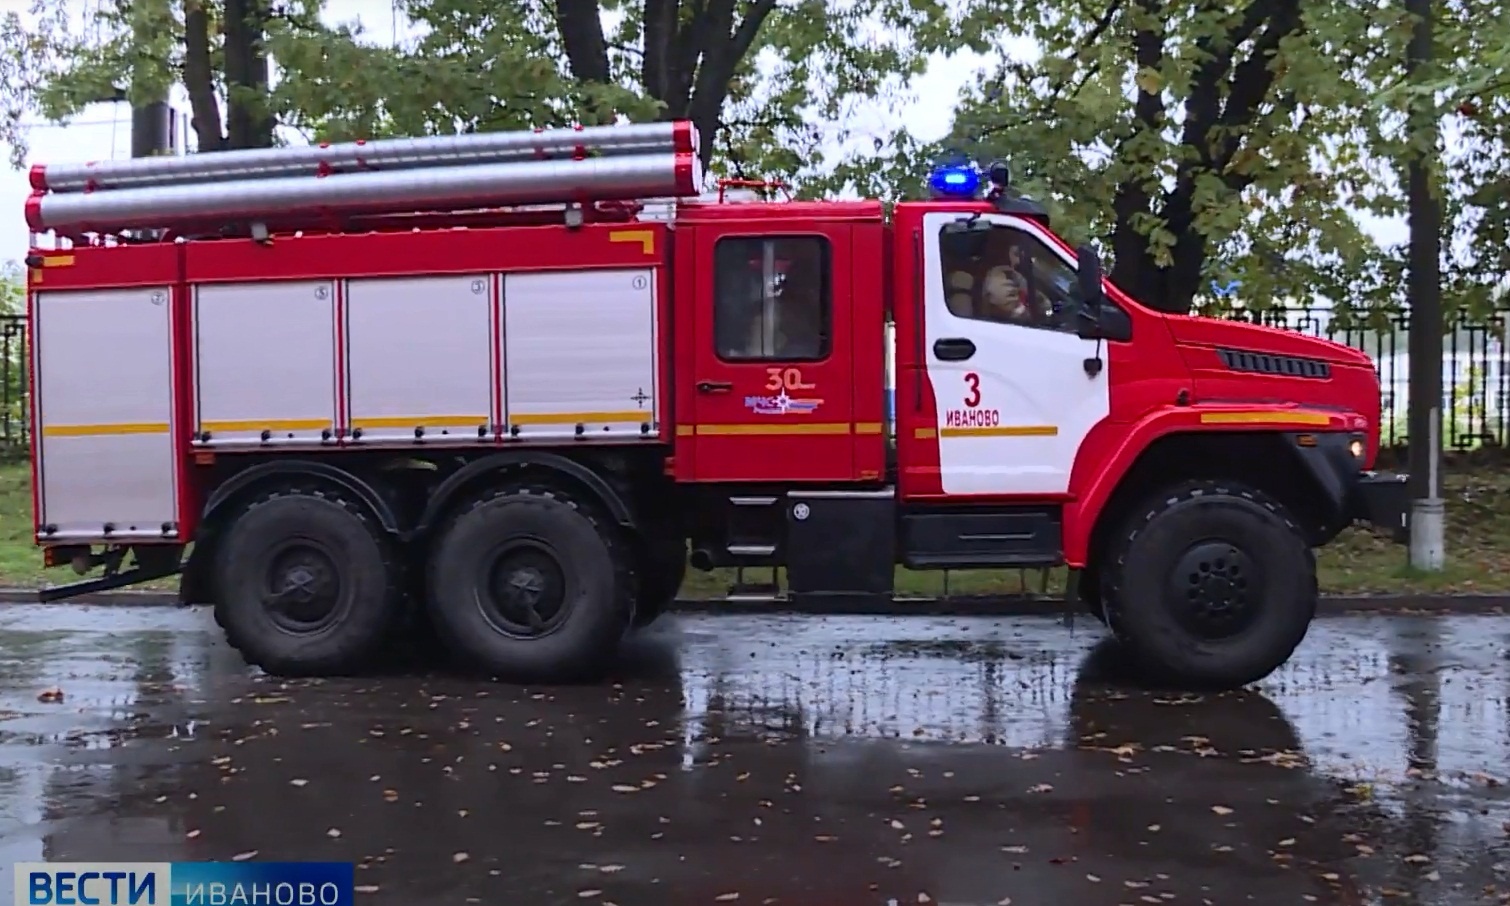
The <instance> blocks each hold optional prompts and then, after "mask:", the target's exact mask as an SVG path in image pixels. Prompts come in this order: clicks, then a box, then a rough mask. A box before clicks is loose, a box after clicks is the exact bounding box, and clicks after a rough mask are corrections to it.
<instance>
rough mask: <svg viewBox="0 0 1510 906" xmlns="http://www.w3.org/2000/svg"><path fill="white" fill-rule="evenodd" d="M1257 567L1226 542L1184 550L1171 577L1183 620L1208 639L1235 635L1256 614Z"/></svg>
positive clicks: (1245, 555)
mask: <svg viewBox="0 0 1510 906" xmlns="http://www.w3.org/2000/svg"><path fill="white" fill-rule="evenodd" d="M1257 578H1258V575H1257V570H1256V569H1255V567H1254V565H1253V559H1252V558H1251V557H1249V556H1248V554H1247V553H1245V552H1244V551H1242V550H1241V549H1239V548H1237V547H1236V546H1234V545H1232V544H1229V543H1228V542H1225V541H1205V542H1202V543H1200V544H1196V545H1193V546H1192V547H1190V548H1189V549H1188V550H1186V551H1185V553H1184V555H1183V556H1181V557H1180V559H1179V561H1178V563H1177V564H1176V566H1175V569H1174V573H1173V575H1172V576H1171V583H1170V584H1171V588H1170V591H1171V592H1172V595H1171V598H1172V602H1173V604H1174V606H1175V608H1176V610H1177V613H1178V614H1179V616H1180V622H1181V623H1183V624H1184V625H1185V627H1186V628H1187V629H1189V630H1191V631H1192V632H1194V633H1196V634H1197V635H1199V636H1200V637H1202V638H1206V639H1221V638H1226V637H1228V636H1232V635H1236V634H1237V633H1239V632H1241V631H1242V630H1243V629H1245V628H1247V626H1248V624H1249V623H1251V622H1252V621H1253V619H1254V618H1255V616H1256V615H1257V605H1258V592H1259V589H1258V588H1257V587H1256V580H1257Z"/></svg>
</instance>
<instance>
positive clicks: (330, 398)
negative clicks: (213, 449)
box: [194, 280, 422, 446]
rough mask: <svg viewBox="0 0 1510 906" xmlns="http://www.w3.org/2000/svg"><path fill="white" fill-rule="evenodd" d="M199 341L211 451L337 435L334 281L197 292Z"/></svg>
mask: <svg viewBox="0 0 1510 906" xmlns="http://www.w3.org/2000/svg"><path fill="white" fill-rule="evenodd" d="M421 326H422V325H421ZM194 334H195V362H196V366H197V367H196V371H197V377H198V381H197V395H196V397H195V401H196V404H197V406H198V414H199V424H198V426H197V430H198V431H199V432H209V434H210V440H209V442H208V443H209V445H211V446H218V445H222V444H247V443H263V442H264V441H263V438H262V434H263V432H264V431H266V432H268V439H267V440H266V441H265V442H266V443H269V444H285V445H286V444H293V445H306V446H307V445H309V444H318V443H320V442H321V440H322V432H324V431H327V430H334V428H335V419H336V356H335V285H334V284H333V283H332V282H331V281H329V280H311V281H270V282H266V283H230V284H225V285H216V284H208V285H202V286H198V287H196V288H195V298H194ZM200 443H201V444H203V442H202V441H201V442H200Z"/></svg>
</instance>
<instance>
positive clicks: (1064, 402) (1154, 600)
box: [27, 123, 1405, 687]
mask: <svg viewBox="0 0 1510 906" xmlns="http://www.w3.org/2000/svg"><path fill="white" fill-rule="evenodd" d="M696 147H697V144H696V141H695V133H694V132H693V130H692V128H691V126H690V124H687V123H674V124H653V125H652V126H643V127H604V128H600V129H576V130H557V131H551V132H534V133H521V134H511V133H505V134H501V135H495V136H471V137H463V138H447V139H441V140H436V139H428V140H427V139H416V140H397V141H395V142H381V141H380V142H371V143H365V144H360V143H358V144H354V145H346V146H340V145H338V146H330V147H323V146H322V147H318V148H300V149H275V150H273V151H265V152H227V153H223V154H212V155H209V154H207V155H201V156H195V157H190V158H177V159H162V160H153V161H134V162H129V163H125V162H116V163H107V164H100V165H85V166H76V167H72V168H71V169H70V168H69V167H61V168H59V167H54V168H38V170H37V171H34V173H33V183H34V186H35V188H36V195H34V197H33V198H32V199H31V201H30V202H29V203H28V206H27V213H28V218H29V220H30V221H31V222H32V225H33V228H34V229H37V230H39V231H41V230H50V231H52V232H53V233H54V235H55V236H56V237H59V238H60V239H61V240H63V241H62V242H58V243H54V244H55V245H58V246H61V248H48V249H44V248H42V247H40V246H39V247H38V248H35V249H33V250H32V252H31V254H30V257H29V258H28V263H29V265H30V267H31V271H30V273H31V281H30V287H29V289H30V315H31V319H30V324H31V331H32V335H31V340H32V344H33V345H32V349H33V350H34V354H33V363H34V364H33V374H32V379H33V392H32V418H33V421H34V428H35V430H34V432H33V437H34V438H36V440H35V450H34V462H35V467H36V473H37V480H36V529H37V541H38V543H39V544H40V545H41V546H42V547H43V548H44V549H45V552H46V557H47V561H48V562H49V563H50V564H66V563H72V564H73V565H74V566H75V567H76V568H77V569H80V570H81V571H87V570H89V569H93V568H99V567H102V568H103V569H104V570H105V573H106V575H104V576H102V577H100V578H97V579H93V580H90V581H86V582H81V583H76V584H74V585H69V586H62V587H55V588H49V589H46V590H44V592H43V596H44V598H47V599H60V598H66V597H70V596H75V595H78V594H82V593H87V592H90V591H95V590H98V589H100V588H104V587H116V586H119V585H123V584H128V583H130V582H135V581H142V580H144V579H151V578H159V577H162V576H165V575H171V574H174V573H176V572H179V571H182V573H183V580H182V585H181V588H182V590H181V595H182V598H183V600H184V601H185V603H204V604H210V605H212V606H213V608H214V611H215V615H216V618H217V620H218V621H219V623H220V624H221V625H222V626H223V627H224V629H225V631H226V634H227V638H228V640H229V642H230V643H231V644H232V645H233V646H235V647H236V648H237V649H238V650H240V651H241V652H242V654H243V655H244V656H245V657H246V658H247V659H248V661H250V662H252V663H254V664H257V665H258V666H261V667H262V668H264V669H266V670H268V671H269V672H274V673H282V674H338V673H347V672H350V671H353V670H357V669H361V668H364V667H366V666H369V665H372V664H373V663H374V662H379V661H383V660H385V659H388V658H392V657H394V656H395V652H396V651H398V650H399V649H401V648H402V647H403V646H404V645H405V644H406V643H407V642H408V641H410V640H412V639H413V638H414V637H415V636H416V635H418V634H420V633H421V632H422V631H426V630H428V629H429V628H431V627H433V630H434V632H435V633H436V635H437V636H438V638H439V640H440V641H441V642H442V643H443V645H444V647H445V649H446V650H447V651H449V652H450V653H452V654H454V655H456V656H458V657H459V658H460V659H462V660H463V661H465V662H466V663H469V664H471V665H473V666H475V667H479V668H481V669H483V670H485V671H486V672H488V673H490V674H493V675H496V676H500V677H506V678H513V679H521V680H527V681H551V680H559V679H567V678H573V677H579V676H583V675H591V674H593V673H595V672H597V671H599V670H601V669H602V668H603V666H604V665H605V664H607V663H608V662H609V661H610V660H611V657H612V655H613V652H614V650H615V647H616V646H617V645H618V643H619V641H620V640H621V639H622V637H623V636H624V634H625V633H626V632H629V631H631V630H632V629H633V628H635V627H637V626H643V625H645V624H647V623H648V622H650V621H652V620H654V619H655V618H656V617H657V616H658V615H659V614H660V613H661V611H662V610H663V609H664V608H665V607H666V605H667V604H668V603H670V601H671V600H672V599H673V598H674V596H675V595H676V593H677V590H678V589H679V587H680V586H681V584H682V581H683V579H684V577H685V571H686V569H687V566H688V564H689V563H690V565H691V566H692V567H694V568H697V569H703V570H711V569H716V568H721V567H779V568H781V569H782V573H781V574H782V575H783V576H784V579H785V583H784V585H785V587H784V588H772V589H770V590H769V597H770V598H771V601H772V604H773V606H780V605H781V603H782V602H783V601H790V600H794V599H812V598H828V599H841V598H856V597H860V598H870V599H874V598H891V597H892V595H893V592H894V575H895V570H896V567H897V566H898V565H899V564H900V565H903V566H906V567H909V568H912V569H968V568H1014V567H1051V566H1067V567H1069V568H1070V570H1071V572H1070V576H1071V581H1070V583H1069V592H1068V595H1067V597H1068V598H1069V601H1068V602H1067V606H1071V607H1077V608H1078V607H1084V608H1085V609H1087V610H1089V611H1090V612H1091V613H1092V614H1094V615H1095V616H1096V617H1097V618H1098V619H1100V620H1102V621H1103V622H1105V623H1106V624H1107V626H1108V627H1109V628H1110V629H1111V631H1112V632H1114V633H1115V634H1116V635H1117V636H1118V637H1119V638H1120V639H1122V641H1123V642H1124V643H1125V644H1127V645H1128V646H1129V647H1130V648H1131V650H1132V651H1133V652H1135V653H1136V654H1137V656H1138V657H1139V658H1140V659H1141V661H1142V662H1143V663H1144V664H1145V665H1146V667H1147V669H1148V670H1149V671H1150V672H1151V673H1153V674H1155V675H1158V676H1161V677H1165V678H1167V679H1170V680H1173V681H1177V682H1181V683H1186V684H1192V685H1199V686H1218V687H1222V686H1235V685H1242V684H1245V683H1249V682H1252V681H1255V680H1257V679H1260V678H1262V677H1263V676H1265V675H1267V674H1269V673H1270V672H1272V671H1273V670H1275V669H1276V668H1278V667H1279V666H1280V665H1281V664H1283V663H1284V662H1285V661H1286V660H1287V659H1288V658H1289V656H1290V654H1291V652H1292V651H1293V650H1294V648H1295V647H1296V646H1297V645H1298V644H1299V643H1300V642H1301V640H1302V639H1303V638H1304V636H1305V633H1306V630H1307V627H1308V625H1309V623H1310V621H1311V619H1312V616H1313V615H1314V611H1315V606H1316V599H1317V588H1316V570H1315V561H1314V557H1313V548H1315V547H1316V546H1318V545H1322V544H1325V543H1326V542H1328V541H1329V540H1331V539H1332V538H1333V537H1334V536H1335V535H1336V534H1337V533H1338V532H1340V531H1341V530H1342V529H1343V528H1345V527H1346V526H1348V525H1350V524H1352V523H1354V522H1356V521H1360V520H1362V521H1368V522H1372V523H1375V524H1376V525H1380V526H1382V527H1384V528H1386V529H1388V530H1390V531H1392V532H1394V533H1395V535H1396V537H1397V538H1399V537H1403V534H1402V533H1403V529H1404V518H1405V517H1404V513H1405V501H1404V485H1403V483H1402V479H1401V477H1400V476H1395V475H1385V474H1379V473H1375V472H1372V471H1370V470H1371V468H1372V466H1373V463H1374V459H1375V456H1376V455H1377V452H1378V440H1379V420H1380V395H1379V384H1378V380H1377V377H1376V375H1375V372H1374V370H1373V367H1372V365H1371V363H1370V361H1369V359H1368V358H1367V356H1365V355H1364V354H1363V353H1361V352H1359V351H1357V350H1354V349H1352V348H1350V347H1347V346H1343V345H1340V344H1336V343H1331V342H1327V341H1324V340H1321V339H1317V338H1313V337H1306V336H1300V335H1296V334H1291V333H1286V332H1281V331H1277V330H1271V329H1266V328H1263V327H1258V326H1254V325H1250V324H1243V323H1237V322H1229V321H1219V320H1212V319H1206V318H1198V317H1187V316H1181V315H1169V314H1163V313H1160V312H1157V311H1155V310H1153V309H1150V308H1148V307H1145V306H1143V305H1141V304H1139V302H1138V301H1137V300H1134V299H1132V298H1130V297H1128V296H1127V295H1126V294H1125V293H1123V292H1121V291H1120V290H1119V289H1118V288H1117V287H1116V286H1114V285H1112V284H1111V283H1110V282H1109V281H1107V280H1106V278H1105V276H1104V275H1103V273H1102V268H1101V264H1100V262H1099V260H1098V258H1097V257H1096V255H1095V253H1094V251H1093V250H1092V249H1090V248H1088V247H1086V248H1081V249H1079V250H1074V249H1071V248H1070V247H1068V246H1067V245H1066V244H1065V243H1064V242H1062V241H1061V240H1060V239H1059V238H1058V237H1057V236H1055V234H1054V233H1053V232H1052V230H1051V228H1050V224H1049V222H1048V217H1047V216H1046V214H1045V213H1044V211H1043V209H1042V208H1041V207H1040V206H1038V205H1036V204H1034V203H1033V202H1031V201H1029V200H1028V199H1025V198H1023V197H1021V196H1020V195H1018V194H1016V193H1015V192H1013V191H1012V190H1011V188H1010V186H1009V185H1008V180H1007V179H1006V176H1005V169H1004V168H1002V167H992V168H990V170H989V171H988V175H987V176H986V177H983V176H982V174H981V173H980V171H978V170H976V169H974V168H967V167H955V168H944V169H941V170H940V171H939V172H937V173H936V174H934V178H933V179H932V180H931V184H932V186H933V189H934V192H933V195H934V197H932V198H931V199H929V200H926V201H908V202H902V203H899V204H897V205H895V206H894V208H893V209H892V210H891V211H890V212H888V211H887V210H886V209H885V207H884V206H883V205H882V204H881V203H880V202H877V201H792V200H741V201H733V200H730V199H729V198H727V197H720V198H710V197H706V196H705V197H702V198H701V199H694V198H693V197H692V196H695V195H697V193H698V192H699V190H700V188H701V185H700V183H701V174H700V173H699V172H698V169H697V164H696V158H695V156H694V155H693V154H692V149H695V148H696ZM253 156H257V159H256V160H252V157H253ZM243 158H244V159H243ZM720 194H721V195H722V190H721V191H720ZM667 196H671V197H672V200H670V201H665V200H664V199H665V198H666V197H667ZM648 198H658V199H662V200H661V201H657V202H656V203H654V204H652V203H649V202H647V201H646V199H648ZM888 325H891V327H892V329H893V330H892V334H891V335H892V337H893V338H892V339H888ZM888 344H890V346H891V348H890V349H888V348H887V347H888ZM888 358H889V359H890V360H891V361H892V362H894V366H893V368H892V369H891V370H892V371H894V382H895V391H894V408H893V405H889V402H890V401H889V391H888V387H887V373H888V365H887V363H888ZM128 556H129V557H130V561H131V564H132V565H131V566H130V568H123V566H124V564H125V563H126V561H127V558H128Z"/></svg>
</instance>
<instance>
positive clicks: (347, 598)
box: [214, 487, 404, 676]
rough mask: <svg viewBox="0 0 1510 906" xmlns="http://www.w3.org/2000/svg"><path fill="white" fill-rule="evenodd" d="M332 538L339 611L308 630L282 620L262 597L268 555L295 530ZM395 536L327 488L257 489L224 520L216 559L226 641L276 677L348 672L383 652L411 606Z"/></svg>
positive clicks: (219, 616)
mask: <svg viewBox="0 0 1510 906" xmlns="http://www.w3.org/2000/svg"><path fill="white" fill-rule="evenodd" d="M295 537H303V538H310V539H314V540H316V541H318V542H319V543H321V544H323V545H325V546H327V547H328V548H329V549H330V551H331V553H332V558H331V559H332V560H333V562H334V563H335V564H336V567H337V576H338V583H339V586H340V595H339V603H338V605H337V608H338V609H339V611H340V613H339V615H338V616H337V617H336V618H335V619H334V620H333V622H332V623H330V624H329V625H327V626H324V627H322V628H320V629H319V630H318V631H315V632H311V633H308V634H303V633H298V634H296V633H293V632H290V631H288V630H287V629H285V628H284V627H282V626H280V625H278V623H277V622H276V621H275V620H274V619H273V618H272V616H271V615H270V614H269V612H268V609H267V607H266V605H265V604H264V602H263V598H262V596H263V590H264V587H265V585H266V572H267V570H268V568H269V566H270V564H269V563H268V562H267V557H268V555H269V554H271V553H272V552H273V551H274V549H275V548H276V546H277V545H278V544H279V543H280V542H282V541H284V540H287V539H289V538H295ZM399 579H400V577H399V570H398V569H397V567H396V565H395V563H394V559H393V550H392V547H391V545H390V544H389V541H388V539H387V537H386V535H385V533H384V532H383V530H382V529H381V527H380V526H379V525H378V524H377V523H376V521H375V520H374V519H373V518H372V517H371V516H370V515H369V513H368V512H367V510H366V509H365V508H364V507H362V506H361V504H359V503H357V502H355V501H353V500H350V499H347V498H346V497H344V496H342V495H340V494H338V493H334V492H332V491H328V490H326V489H323V488H319V487H284V488H279V489H275V490H270V491H268V492H266V493H264V494H262V495H261V496H259V497H257V498H254V499H253V500H252V501H251V502H250V503H249V504H248V505H247V506H246V507H245V508H244V509H242V510H241V512H240V514H239V515H237V516H236V517H235V518H234V519H233V520H232V521H231V523H230V524H229V525H228V526H227V527H226V529H225V532H224V535H223V537H222V538H221V539H220V543H219V545H218V549H217V550H216V558H215V588H216V596H215V597H216V600H215V602H214V612H215V622H216V623H217V624H219V625H220V627H221V628H222V629H224V630H225V637H226V641H227V642H228V643H229V644H230V646H231V647H232V648H235V649H236V650H237V651H238V652H240V653H241V656H242V657H243V658H244V659H245V660H246V661H247V663H249V664H252V665H254V666H256V667H260V668H261V669H262V670H263V671H265V672H267V673H269V674H272V675H275V676H348V675H353V674H358V673H362V672H364V671H365V670H366V669H367V668H368V667H370V666H371V665H372V663H373V661H374V660H375V659H377V658H379V657H381V655H382V653H383V651H384V650H385V649H386V647H387V644H388V642H389V639H390V637H391V635H392V633H393V632H394V630H395V629H396V627H397V626H398V624H399V622H400V620H401V617H402V615H403V607H404V594H403V589H402V588H401V587H400V582H399Z"/></svg>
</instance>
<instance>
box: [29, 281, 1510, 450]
mask: <svg viewBox="0 0 1510 906" xmlns="http://www.w3.org/2000/svg"><path fill="white" fill-rule="evenodd" d="M1234 317H1240V318H1241V319H1242V320H1248V321H1254V322H1257V323H1261V324H1265V325H1268V326H1271V327H1280V328H1284V329H1286V330H1293V331H1296V332H1298V333H1304V334H1310V335H1312V336H1320V337H1326V338H1328V339H1331V340H1336V341H1337V342H1340V343H1346V344H1347V345H1349V346H1353V347H1355V348H1357V349H1361V350H1363V351H1364V352H1366V353H1368V354H1369V355H1370V356H1371V357H1372V358H1373V359H1374V362H1375V366H1376V368H1377V370H1378V372H1379V379H1380V383H1381V384H1382V385H1383V393H1384V398H1383V404H1384V423H1383V425H1382V434H1383V442H1384V444H1385V445H1386V446H1399V445H1403V444H1404V443H1405V441H1406V436H1405V426H1406V419H1405V403H1406V398H1407V387H1408V375H1409V373H1410V363H1409V358H1408V356H1407V353H1406V349H1407V347H1408V346H1409V343H1408V337H1409V332H1410V316H1409V314H1408V313H1400V314H1393V315H1387V316H1381V317H1374V318H1370V319H1369V323H1366V324H1358V323H1347V322H1345V321H1343V320H1342V319H1340V318H1337V317H1334V316H1333V313H1332V312H1331V311H1330V310H1329V309H1319V308H1303V309H1285V310H1269V311H1264V312H1259V313H1255V314H1254V315H1252V316H1246V317H1244V316H1234ZM1507 324H1510V320H1507V316H1506V313H1498V314H1495V315H1492V316H1490V317H1487V318H1470V317H1467V316H1460V317H1457V318H1453V319H1449V323H1448V327H1449V332H1448V334H1447V337H1446V339H1445V341H1444V343H1443V359H1444V365H1443V373H1442V382H1443V392H1442V438H1443V442H1444V444H1445V445H1446V446H1447V447H1448V449H1452V450H1471V449H1474V448H1476V447H1480V446H1483V445H1485V444H1492V445H1505V444H1506V443H1507V442H1510V348H1507V346H1510V343H1507V341H1510V336H1507V332H1506V328H1507ZM26 373H27V349H26V318H25V316H24V315H0V453H4V452H7V451H12V452H14V451H17V450H23V449H25V447H26V444H27V419H26V388H27V380H26ZM102 392H108V391H106V390H104V388H102Z"/></svg>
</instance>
